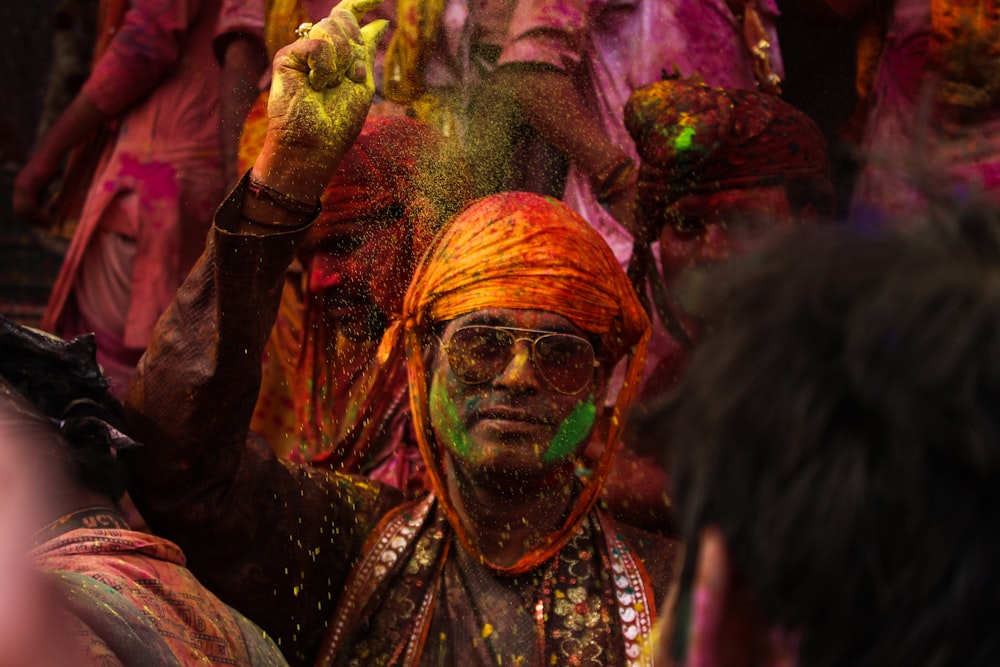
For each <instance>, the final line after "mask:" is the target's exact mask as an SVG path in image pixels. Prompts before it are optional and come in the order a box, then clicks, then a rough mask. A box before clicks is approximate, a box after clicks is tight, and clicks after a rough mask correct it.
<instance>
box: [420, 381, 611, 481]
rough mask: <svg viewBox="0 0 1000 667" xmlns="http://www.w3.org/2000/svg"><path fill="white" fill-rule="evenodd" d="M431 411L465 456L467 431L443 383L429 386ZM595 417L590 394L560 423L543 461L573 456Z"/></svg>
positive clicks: (468, 445) (468, 443)
mask: <svg viewBox="0 0 1000 667" xmlns="http://www.w3.org/2000/svg"><path fill="white" fill-rule="evenodd" d="M430 411H431V420H432V421H433V423H434V424H435V425H436V427H437V428H438V430H439V431H441V433H442V434H443V435H445V436H446V437H447V438H448V440H449V441H450V443H451V447H452V449H453V450H454V451H455V453H456V454H457V455H458V456H460V457H462V458H468V457H469V455H470V454H471V453H472V444H471V440H470V438H469V432H468V430H466V428H465V426H464V425H463V424H462V420H461V418H460V417H459V414H458V409H457V408H456V407H455V402H454V400H453V399H452V397H451V396H449V395H448V390H447V389H446V387H445V384H444V383H443V382H435V383H433V385H432V386H431V391H430ZM596 418H597V406H596V405H595V404H594V397H593V395H592V394H591V395H590V396H588V397H587V400H585V401H580V402H579V403H577V404H576V406H575V407H574V408H573V411H572V412H570V414H569V415H568V416H567V417H566V418H565V419H564V420H563V421H562V423H561V424H559V428H558V429H557V430H556V433H555V435H554V436H553V437H552V441H551V442H550V443H549V446H548V448H546V450H545V453H544V454H543V456H542V461H544V462H545V463H553V462H555V461H561V460H564V459H566V458H568V457H570V456H572V455H573V453H574V452H575V451H576V449H577V447H578V446H579V445H580V443H582V442H583V441H584V439H585V438H587V436H589V435H590V433H591V430H592V429H593V428H594V421H595V420H596Z"/></svg>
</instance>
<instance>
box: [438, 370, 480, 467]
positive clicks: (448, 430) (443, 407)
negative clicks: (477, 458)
mask: <svg viewBox="0 0 1000 667" xmlns="http://www.w3.org/2000/svg"><path fill="white" fill-rule="evenodd" d="M430 412H431V423H433V424H435V425H436V426H437V428H438V429H439V430H440V431H441V433H442V435H444V436H445V437H446V438H448V439H449V440H450V441H451V447H452V449H454V450H455V453H456V454H458V455H459V456H461V457H464V458H468V457H469V454H471V453H472V447H471V446H470V444H469V433H468V431H466V430H465V427H464V426H462V420H461V419H460V418H459V416H458V409H457V408H455V402H454V401H452V400H451V396H449V395H448V390H447V389H445V386H444V383H443V382H434V383H433V384H432V386H431V396H430Z"/></svg>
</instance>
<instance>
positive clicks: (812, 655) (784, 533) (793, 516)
mask: <svg viewBox="0 0 1000 667" xmlns="http://www.w3.org/2000/svg"><path fill="white" fill-rule="evenodd" d="M724 270H725V271H728V272H729V273H728V275H723V276H721V277H720V280H721V282H719V283H717V285H721V287H717V288H716V289H715V291H714V294H713V295H712V296H710V297H708V298H707V299H706V300H705V302H704V303H703V304H702V312H705V313H707V316H708V322H709V323H710V327H709V331H708V333H707V336H706V337H705V339H704V340H703V341H702V342H701V343H700V344H699V346H698V348H697V349H696V351H695V353H694V355H693V357H692V359H691V362H690V365H689V366H688V368H687V371H686V373H685V375H684V377H683V378H682V379H681V382H680V384H679V385H678V387H677V388H676V390H675V392H674V393H672V394H671V395H670V396H669V397H668V398H667V399H665V400H663V401H662V402H661V403H660V404H658V405H657V406H655V407H654V408H653V409H652V410H651V414H650V415H649V416H648V417H647V419H646V421H645V422H644V424H643V425H641V426H640V429H639V430H640V433H641V437H643V438H645V439H647V441H653V442H656V443H659V445H660V446H661V447H662V448H663V452H664V462H665V464H666V466H667V469H668V470H669V473H670V476H671V481H672V492H673V500H674V504H675V507H676V508H677V510H678V512H679V517H680V524H681V529H682V532H683V535H684V537H685V538H686V539H687V540H688V542H689V545H692V544H696V543H697V540H698V536H699V534H700V532H701V531H702V530H703V529H704V528H706V527H707V526H717V527H718V528H719V529H720V530H721V531H722V534H723V536H724V538H725V540H726V542H727V545H728V547H729V550H730V555H731V558H732V562H733V564H734V567H735V568H736V569H737V570H738V576H739V580H740V581H742V582H744V584H745V586H746V587H747V592H748V593H749V594H750V595H751V596H752V598H753V600H754V601H755V602H756V603H757V605H758V606H759V608H760V610H761V612H762V613H763V614H764V616H765V618H766V620H767V621H768V622H770V623H772V624H774V625H776V626H779V627H782V628H784V629H785V630H788V631H791V632H794V633H799V634H800V636H801V645H800V656H799V658H800V664H801V665H802V666H803V667H825V666H832V665H853V666H855V667H857V666H866V665H872V666H875V665H879V666H882V665H908V666H911V665H928V666H930V665H965V666H974V665H996V664H1000V633H997V632H996V630H995V629H994V628H993V627H992V619H995V618H997V617H1000V594H998V591H1000V575H998V574H997V572H998V569H997V564H998V563H1000V533H998V532H997V530H996V527H995V525H994V524H993V521H994V520H996V517H997V516H998V514H1000V216H998V215H997V213H996V212H993V211H989V210H985V209H983V208H969V209H965V210H962V211H960V212H957V213H956V212H955V211H954V210H953V211H952V212H951V214H950V219H947V220H945V219H943V218H940V217H939V218H938V219H935V220H929V221H926V222H925V224H924V225H922V226H919V227H918V228H917V229H916V230H915V231H910V232H902V231H886V230H870V229H869V230H860V229H850V228H825V229H820V230H812V231H808V232H806V231H802V232H799V233H797V234H795V235H793V236H792V237H789V238H785V239H783V240H780V241H778V242H777V243H776V244H774V245H773V246H771V247H770V248H769V249H766V250H765V251H763V253H762V254H760V255H756V256H753V257H749V258H746V259H745V260H744V261H743V262H742V264H740V265H739V266H738V267H736V268H732V267H730V268H729V269H724ZM689 560H690V559H689ZM691 565H693V563H686V567H690V566H691ZM687 575H688V576H690V572H688V573H687Z"/></svg>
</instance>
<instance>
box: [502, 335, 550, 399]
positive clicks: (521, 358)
mask: <svg viewBox="0 0 1000 667" xmlns="http://www.w3.org/2000/svg"><path fill="white" fill-rule="evenodd" d="M493 384H494V386H500V387H506V388H507V389H513V390H520V391H523V390H530V389H536V388H538V385H539V378H538V372H537V371H536V370H535V365H534V364H533V363H532V362H531V341H529V340H527V339H523V338H522V339H519V340H517V341H515V342H514V356H512V357H511V359H510V361H509V362H507V365H506V366H504V368H503V370H502V371H500V373H499V374H498V375H497V376H496V378H494V380H493Z"/></svg>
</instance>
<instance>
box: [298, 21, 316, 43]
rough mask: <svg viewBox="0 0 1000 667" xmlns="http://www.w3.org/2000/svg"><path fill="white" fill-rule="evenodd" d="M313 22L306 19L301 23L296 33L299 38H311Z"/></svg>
mask: <svg viewBox="0 0 1000 667" xmlns="http://www.w3.org/2000/svg"><path fill="white" fill-rule="evenodd" d="M312 27H313V24H312V23H309V21H306V22H305V23H301V24H299V27H298V28H296V29H295V35H296V36H297V37H298V38H299V39H309V31H310V30H312Z"/></svg>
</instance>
